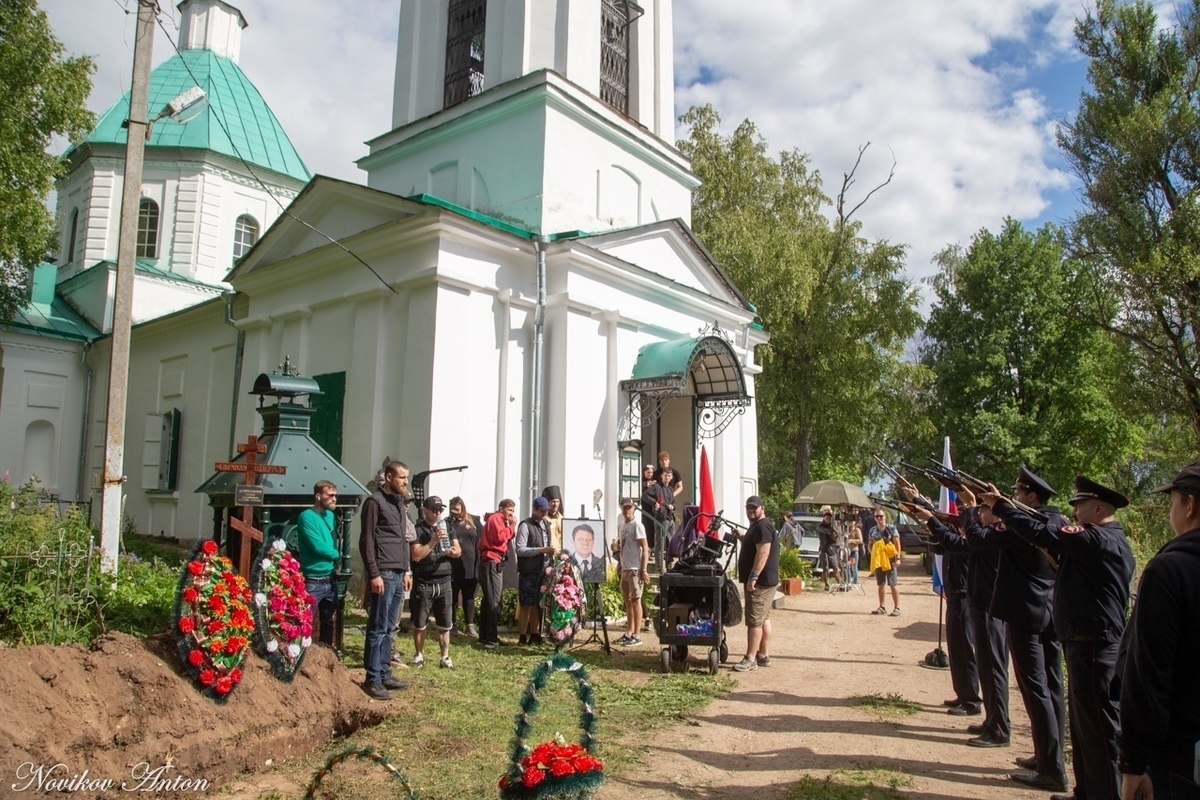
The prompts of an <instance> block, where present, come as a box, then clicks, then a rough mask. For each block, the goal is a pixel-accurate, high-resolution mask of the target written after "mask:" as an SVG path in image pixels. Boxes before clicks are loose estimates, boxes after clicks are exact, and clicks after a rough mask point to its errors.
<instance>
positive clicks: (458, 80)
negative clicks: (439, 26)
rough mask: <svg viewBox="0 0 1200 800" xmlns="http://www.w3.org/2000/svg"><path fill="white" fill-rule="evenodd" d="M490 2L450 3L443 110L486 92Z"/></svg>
mask: <svg viewBox="0 0 1200 800" xmlns="http://www.w3.org/2000/svg"><path fill="white" fill-rule="evenodd" d="M486 23H487V0H450V11H449V18H448V20H447V25H446V93H445V102H444V106H443V107H444V108H450V107H451V106H455V105H458V104H459V103H461V102H462V101H464V100H466V99H467V98H468V97H473V96H475V95H477V94H479V93H480V92H482V91H483V35H484V32H485V29H486Z"/></svg>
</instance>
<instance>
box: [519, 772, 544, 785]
mask: <svg viewBox="0 0 1200 800" xmlns="http://www.w3.org/2000/svg"><path fill="white" fill-rule="evenodd" d="M545 777H546V773H544V772H542V771H541V770H540V769H537V768H536V767H535V768H534V769H527V770H525V774H524V775H522V776H521V783H523V784H525V788H526V789H532V788H533V787H535V786H537V785H538V784H539V783H541V782H542V779H543V778H545Z"/></svg>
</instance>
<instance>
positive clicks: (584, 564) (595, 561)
mask: <svg viewBox="0 0 1200 800" xmlns="http://www.w3.org/2000/svg"><path fill="white" fill-rule="evenodd" d="M563 550H565V551H566V552H567V553H569V554H570V556H571V560H572V561H574V562H575V566H577V567H579V572H580V574H581V575H583V582H584V583H604V581H605V579H606V578H607V577H608V575H607V571H608V542H607V540H606V537H605V534H604V523H603V522H602V521H600V520H598V519H564V520H563Z"/></svg>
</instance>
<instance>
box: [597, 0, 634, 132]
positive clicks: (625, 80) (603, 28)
mask: <svg viewBox="0 0 1200 800" xmlns="http://www.w3.org/2000/svg"><path fill="white" fill-rule="evenodd" d="M631 7H632V8H631ZM631 11H633V12H635V13H636V11H637V7H636V6H635V5H634V4H633V3H630V2H628V0H601V2H600V99H601V100H603V101H604V102H605V103H608V104H609V105H610V106H612V107H613V108H615V109H616V110H617V111H620V112H621V113H622V114H628V113H629V23H630V16H631V14H630V12H631Z"/></svg>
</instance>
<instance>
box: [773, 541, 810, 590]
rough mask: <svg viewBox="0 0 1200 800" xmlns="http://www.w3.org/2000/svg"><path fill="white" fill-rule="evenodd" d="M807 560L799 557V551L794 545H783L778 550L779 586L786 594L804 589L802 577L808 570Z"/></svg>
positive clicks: (807, 573)
mask: <svg viewBox="0 0 1200 800" xmlns="http://www.w3.org/2000/svg"><path fill="white" fill-rule="evenodd" d="M809 570H810V567H809V565H808V562H807V561H805V560H804V559H802V558H801V557H800V551H798V550H797V549H796V548H794V547H784V548H783V549H781V550H780V551H779V588H780V590H781V591H782V592H783V593H784V594H786V595H796V594H800V593H801V592H802V591H804V578H805V577H807V576H808V575H809V574H810V572H809Z"/></svg>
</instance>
